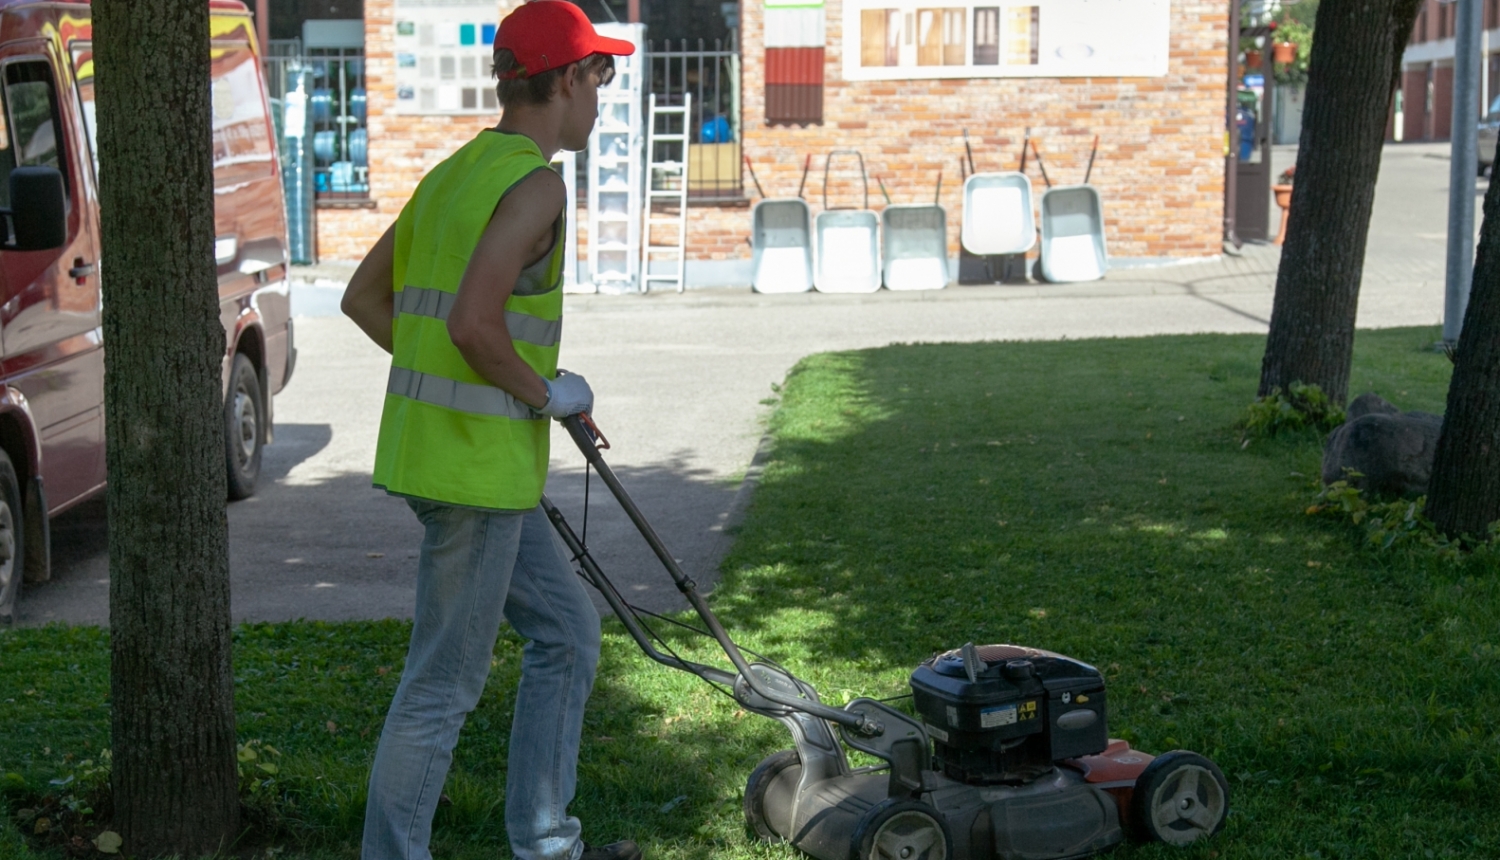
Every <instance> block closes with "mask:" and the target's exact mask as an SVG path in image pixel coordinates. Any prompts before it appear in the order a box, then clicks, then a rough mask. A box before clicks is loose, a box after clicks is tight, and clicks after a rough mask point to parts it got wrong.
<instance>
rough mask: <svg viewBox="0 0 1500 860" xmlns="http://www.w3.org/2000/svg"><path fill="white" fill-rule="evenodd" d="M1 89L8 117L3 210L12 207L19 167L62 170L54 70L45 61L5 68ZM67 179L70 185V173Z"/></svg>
mask: <svg viewBox="0 0 1500 860" xmlns="http://www.w3.org/2000/svg"><path fill="white" fill-rule="evenodd" d="M4 77H5V85H4V87H0V113H4V115H5V121H4V124H5V131H6V134H4V135H3V138H4V139H3V140H0V144H3V148H0V175H3V177H4V178H3V179H0V207H7V208H8V207H9V206H10V172H11V171H12V170H14V169H15V168H17V167H53V168H56V169H58V170H62V159H61V157H60V155H59V153H58V129H59V128H60V127H61V125H62V123H61V122H60V121H59V119H58V113H57V95H56V93H55V92H54V91H53V89H52V67H51V66H50V65H48V63H47V62H46V61H45V60H27V61H24V62H18V63H10V64H8V65H6V66H5V72H4ZM63 179H64V181H65V182H66V179H67V173H66V171H64V175H63Z"/></svg>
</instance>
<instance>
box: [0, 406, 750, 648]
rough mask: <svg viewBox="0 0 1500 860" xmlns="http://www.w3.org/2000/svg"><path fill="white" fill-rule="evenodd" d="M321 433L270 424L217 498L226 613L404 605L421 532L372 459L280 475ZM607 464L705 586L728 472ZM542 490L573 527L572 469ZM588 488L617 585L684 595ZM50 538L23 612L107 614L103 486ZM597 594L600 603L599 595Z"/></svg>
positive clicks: (380, 611) (58, 618)
mask: <svg viewBox="0 0 1500 860" xmlns="http://www.w3.org/2000/svg"><path fill="white" fill-rule="evenodd" d="M331 435H332V434H331V431H330V429H329V428H328V426H327V425H295V424H293V425H283V426H281V427H278V428H277V440H276V444H275V445H273V446H271V447H269V448H267V449H266V452H265V455H264V456H265V459H264V461H263V464H262V468H263V470H264V471H263V473H262V482H261V485H260V489H259V491H258V492H257V493H256V495H254V496H252V497H250V498H249V499H245V500H244V501H240V502H234V503H232V504H230V505H229V506H228V507H227V515H228V519H229V561H230V577H231V602H232V605H231V610H232V613H233V618H234V620H235V622H243V621H285V620H290V619H294V618H318V619H324V620H331V621H336V620H352V619H361V618H366V619H368V618H409V617H410V616H411V611H412V599H413V594H414V592H415V579H416V565H417V549H418V546H419V545H420V543H421V538H422V532H421V527H420V526H419V524H418V523H417V520H416V517H415V516H414V515H413V514H412V513H411V510H410V509H409V508H408V507H407V505H406V504H405V502H404V501H402V500H401V499H399V498H397V497H394V496H390V495H387V494H386V493H384V492H381V491H380V490H377V489H374V488H373V487H371V486H370V476H369V474H368V473H343V474H336V475H333V476H331V477H323V478H316V479H308V478H300V479H299V478H296V477H295V476H294V477H293V478H290V479H289V478H288V477H287V476H288V475H289V474H290V473H291V471H292V469H293V468H294V467H295V466H296V465H297V464H298V463H301V462H303V461H304V460H306V459H308V458H309V457H311V456H312V455H313V454H315V453H317V452H318V451H319V450H321V449H322V448H323V447H324V446H326V445H327V444H328V441H329V439H330V438H331ZM616 472H617V474H618V475H619V476H620V480H621V481H622V482H623V483H624V485H625V486H626V488H627V490H628V491H629V492H630V493H631V495H632V497H633V498H634V499H635V500H636V502H637V504H638V505H639V506H640V507H641V509H642V510H643V511H644V512H645V513H646V516H647V517H648V518H650V519H651V522H652V525H653V526H654V528H655V529H656V530H657V532H658V533H659V534H660V535H661V537H662V539H663V540H664V541H665V542H666V544H667V546H668V547H669V548H671V549H672V551H673V552H674V554H675V556H676V557H677V558H678V559H679V560H680V562H681V564H682V565H683V567H684V569H685V570H687V571H688V572H689V574H690V575H691V576H692V577H693V578H694V579H695V580H697V581H698V582H699V583H700V587H701V588H702V589H703V590H704V591H707V590H708V589H709V588H711V587H712V585H713V583H714V582H715V581H716V580H717V579H718V570H717V565H718V561H719V559H720V558H722V556H723V553H724V552H725V550H726V549H727V546H728V541H729V537H728V535H726V534H725V533H724V517H725V515H727V512H728V511H729V509H730V506H731V503H732V502H733V500H734V496H735V493H736V491H737V489H738V484H731V483H726V482H724V481H722V480H718V479H715V478H714V477H713V476H712V475H710V474H709V473H708V472H707V471H706V470H701V469H693V468H690V467H688V466H686V465H685V464H684V463H683V462H682V461H681V460H674V461H671V462H668V463H665V464H662V465H659V466H650V467H644V468H632V467H621V468H618V469H616ZM548 491H549V494H550V497H551V498H552V500H553V501H554V502H555V503H556V504H557V505H558V507H559V508H560V509H561V510H562V511H563V513H564V515H565V516H566V517H567V518H568V521H569V522H570V523H571V524H572V525H573V527H574V529H575V531H579V532H581V531H582V530H583V528H584V506H583V500H584V475H583V472H582V470H576V469H572V470H558V471H556V472H554V474H553V475H552V477H551V479H550V480H549V486H548ZM589 495H590V505H589V508H590V510H589V515H588V534H587V538H588V543H589V547H590V549H591V551H592V553H593V554H594V557H595V559H596V560H597V561H598V563H599V565H600V566H601V567H602V568H603V570H604V571H605V573H606V574H607V575H608V576H609V577H610V578H611V579H612V580H613V581H614V582H615V584H616V586H617V587H618V588H619V589H620V591H621V592H622V593H624V594H625V595H626V596H627V599H628V600H630V601H631V602H633V603H636V604H638V605H641V606H643V607H644V608H647V609H650V610H652V611H657V612H660V611H671V610H675V609H680V608H685V606H686V604H685V602H684V601H683V600H682V598H681V596H680V595H679V594H678V593H677V590H676V588H675V586H674V585H673V584H672V582H671V579H670V577H669V576H668V575H667V573H666V571H665V570H664V569H663V568H662V566H661V563H660V562H659V561H658V560H657V559H656V557H655V556H654V555H653V554H652V553H651V552H650V550H649V548H648V547H647V546H646V544H645V542H644V541H643V540H641V538H640V537H639V534H638V533H637V532H636V530H635V527H634V526H633V525H631V524H630V522H629V520H628V519H627V518H626V517H625V515H624V513H623V512H622V511H621V510H620V508H619V506H618V505H617V504H616V503H615V501H614V499H613V497H611V496H610V495H609V493H608V490H607V488H605V486H604V484H603V481H601V480H600V479H599V478H598V476H597V475H595V476H594V477H593V478H592V480H591V482H590V493H589ZM52 547H53V576H52V580H51V581H50V582H46V583H41V584H36V585H30V586H27V587H26V589H25V594H24V596H23V597H22V601H21V604H20V607H19V610H20V611H19V616H20V617H19V619H18V621H19V623H20V625H21V626H37V625H41V624H46V623H49V622H64V623H69V624H106V623H107V622H108V618H109V545H108V527H107V515H106V510H105V505H104V500H103V499H102V498H100V499H94V500H91V501H89V502H87V503H85V504H83V505H81V506H79V507H78V508H75V509H74V510H72V511H69V512H67V513H66V514H63V515H62V516H60V517H58V518H57V519H56V520H54V521H53V542H52ZM596 606H598V607H599V609H600V610H601V612H604V611H606V607H605V604H604V602H603V600H602V598H601V599H596Z"/></svg>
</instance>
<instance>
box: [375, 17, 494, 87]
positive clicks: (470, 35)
mask: <svg viewBox="0 0 1500 860" xmlns="http://www.w3.org/2000/svg"><path fill="white" fill-rule="evenodd" d="M498 12H499V9H498V6H497V4H496V2H495V0H396V6H395V19H396V40H395V41H396V44H395V53H396V112H397V113H406V114H458V115H485V114H495V113H497V112H499V110H500V103H499V100H498V99H497V98H496V96H495V80H494V77H493V76H492V75H491V74H490V69H491V66H492V65H493V62H494V59H493V54H494V49H495V29H496V24H497V21H498Z"/></svg>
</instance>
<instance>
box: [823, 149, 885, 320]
mask: <svg viewBox="0 0 1500 860" xmlns="http://www.w3.org/2000/svg"><path fill="white" fill-rule="evenodd" d="M836 155H852V156H854V157H855V158H857V159H859V176H860V180H861V181H862V182H863V183H864V193H865V196H864V208H863V209H855V208H853V207H848V208H844V207H830V206H829V205H828V173H829V170H830V169H831V168H832V167H833V158H834V156H836ZM814 224H815V227H816V232H815V233H814V236H815V237H816V240H817V248H818V255H817V269H816V270H815V275H814V277H813V286H815V287H817V289H818V292H820V293H873V292H875V291H876V290H879V289H880V245H879V242H878V236H877V233H878V231H879V229H880V219H879V218H877V217H876V215H875V213H874V212H873V211H871V210H870V178H869V174H867V173H866V172H865V158H864V156H863V155H861V154H859V153H858V152H855V151H854V150H852V149H836V150H833V151H832V152H829V153H828V157H827V159H826V160H825V161H824V162H823V211H822V212H819V213H818V217H817V219H816V220H815V222H814Z"/></svg>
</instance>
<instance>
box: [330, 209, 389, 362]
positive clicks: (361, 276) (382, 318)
mask: <svg viewBox="0 0 1500 860" xmlns="http://www.w3.org/2000/svg"><path fill="white" fill-rule="evenodd" d="M395 264H396V225H395V224H392V225H391V226H390V227H388V228H387V229H386V231H385V234H384V235H382V236H381V237H380V241H378V242H376V243H375V247H373V248H371V249H370V253H368V254H366V255H365V258H364V259H363V260H361V261H360V264H359V268H357V269H355V270H354V276H353V277H351V278H350V279H349V286H348V287H347V288H346V289H345V290H344V298H343V301H341V302H339V309H340V310H342V311H343V312H344V315H345V316H347V317H349V318H350V319H352V320H354V324H355V325H357V326H359V327H360V329H361V330H362V331H363V332H364V333H365V334H366V335H368V336H369V338H370V340H373V341H375V343H376V345H378V346H379V347H380V348H381V349H383V350H385V351H386V352H391V351H392V350H393V349H394V345H393V342H392V332H391V323H392V321H393V319H394V317H395V309H396V305H395V301H396V299H395V284H394V283H393V278H394V277H395V276H394V274H393V273H394V270H395Z"/></svg>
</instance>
